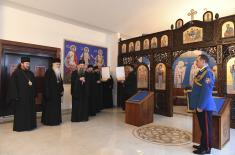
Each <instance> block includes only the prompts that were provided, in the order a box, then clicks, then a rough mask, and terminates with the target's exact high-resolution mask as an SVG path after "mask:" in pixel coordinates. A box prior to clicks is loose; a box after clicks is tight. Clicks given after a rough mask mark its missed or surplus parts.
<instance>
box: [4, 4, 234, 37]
mask: <svg viewBox="0 0 235 155" xmlns="http://www.w3.org/2000/svg"><path fill="white" fill-rule="evenodd" d="M3 1H4V2H5V3H6V4H11V5H14V6H18V7H19V6H20V8H23V9H25V10H27V9H28V10H30V11H35V12H36V13H39V14H42V15H50V16H53V17H55V18H56V17H57V18H58V17H59V18H60V19H65V20H66V22H70V21H71V23H76V24H78V25H83V26H86V27H90V28H94V29H100V30H105V31H109V32H119V33H120V34H121V36H124V37H126V38H129V37H135V36H139V35H141V34H143V33H144V34H148V33H154V32H157V31H163V30H167V29H170V25H171V24H174V23H175V21H176V20H177V19H178V18H182V19H183V20H184V22H185V23H186V22H188V21H189V20H190V17H189V16H187V14H188V12H189V11H190V10H191V9H194V10H196V11H197V12H198V13H197V15H196V16H195V19H196V20H202V15H203V13H204V12H205V8H207V10H208V11H212V12H214V13H219V15H220V17H221V16H227V15H232V14H235V0H3Z"/></svg>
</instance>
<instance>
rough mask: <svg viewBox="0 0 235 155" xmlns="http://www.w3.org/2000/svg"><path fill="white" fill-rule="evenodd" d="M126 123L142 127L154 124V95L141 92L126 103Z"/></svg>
mask: <svg viewBox="0 0 235 155" xmlns="http://www.w3.org/2000/svg"><path fill="white" fill-rule="evenodd" d="M125 104H126V109H125V111H126V123H127V124H131V125H135V126H142V125H145V124H149V123H152V122H153V113H154V93H153V92H148V91H139V92H137V93H136V94H135V95H134V96H132V97H131V98H129V99H128V100H127V101H126V103H125Z"/></svg>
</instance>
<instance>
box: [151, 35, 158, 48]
mask: <svg viewBox="0 0 235 155" xmlns="http://www.w3.org/2000/svg"><path fill="white" fill-rule="evenodd" d="M151 48H157V38H156V37H153V38H152V39H151Z"/></svg>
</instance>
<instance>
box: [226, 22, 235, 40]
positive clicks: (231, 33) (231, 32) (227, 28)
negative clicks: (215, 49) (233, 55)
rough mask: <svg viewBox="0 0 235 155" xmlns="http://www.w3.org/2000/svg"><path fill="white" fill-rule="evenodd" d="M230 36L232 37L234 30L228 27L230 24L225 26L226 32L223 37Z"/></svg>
mask: <svg viewBox="0 0 235 155" xmlns="http://www.w3.org/2000/svg"><path fill="white" fill-rule="evenodd" d="M232 36H234V29H233V27H231V26H230V24H226V31H225V32H224V37H232Z"/></svg>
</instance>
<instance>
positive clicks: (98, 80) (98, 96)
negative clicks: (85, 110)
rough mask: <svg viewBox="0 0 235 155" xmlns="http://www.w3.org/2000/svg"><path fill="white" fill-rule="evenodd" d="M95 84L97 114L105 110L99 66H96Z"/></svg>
mask: <svg viewBox="0 0 235 155" xmlns="http://www.w3.org/2000/svg"><path fill="white" fill-rule="evenodd" d="M94 82H95V83H94V84H95V86H94V94H95V95H94V104H95V105H96V112H100V110H102V108H103V90H102V83H101V75H100V69H99V68H98V66H94Z"/></svg>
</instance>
